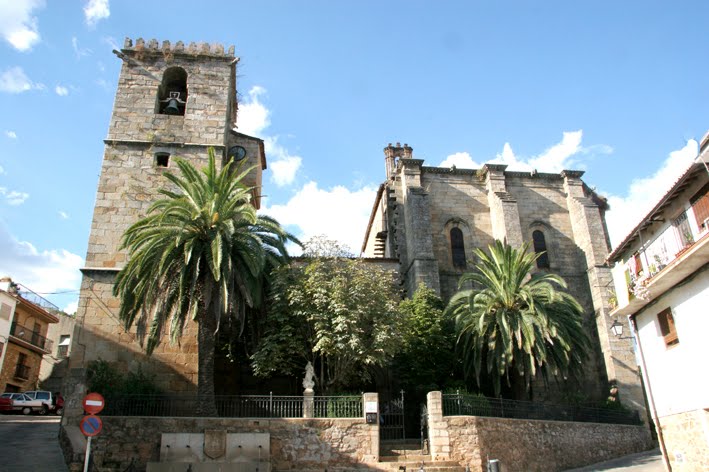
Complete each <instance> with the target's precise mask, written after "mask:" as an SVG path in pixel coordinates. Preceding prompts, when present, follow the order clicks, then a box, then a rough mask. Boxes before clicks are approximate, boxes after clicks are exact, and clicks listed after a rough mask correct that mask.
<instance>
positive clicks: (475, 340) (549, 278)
mask: <svg viewBox="0 0 709 472" xmlns="http://www.w3.org/2000/svg"><path fill="white" fill-rule="evenodd" d="M489 251H490V253H489V254H487V253H485V252H484V251H482V250H479V249H478V250H476V251H475V255H476V256H477V259H478V260H479V262H478V264H477V265H476V267H475V271H474V272H470V273H466V274H465V275H463V277H461V279H460V283H459V287H463V286H466V284H472V287H473V289H470V290H460V291H459V292H458V293H457V294H456V295H455V296H454V297H453V298H452V299H451V301H450V303H449V305H448V308H447V312H448V313H450V314H451V315H454V316H455V317H456V322H457V329H458V343H459V346H460V347H461V349H462V350H463V354H464V357H465V366H466V374H468V375H471V374H474V375H475V379H476V381H477V382H478V385H480V378H481V374H482V375H486V376H487V377H488V378H489V380H490V381H491V382H492V386H493V388H494V390H495V396H499V394H500V390H501V386H502V382H503V380H504V381H506V383H507V385H508V386H509V385H510V378H513V379H516V380H522V381H523V382H524V384H523V387H524V388H525V390H528V389H529V386H530V383H531V380H532V378H533V377H534V376H535V375H536V374H537V372H540V373H541V375H542V376H543V378H544V379H545V380H546V379H547V378H548V376H549V375H552V376H557V377H560V378H567V377H569V376H571V375H574V374H576V373H579V372H580V371H581V369H582V361H583V360H584V359H585V355H586V351H587V349H588V346H589V340H588V338H587V336H586V334H585V332H584V329H583V325H582V316H581V315H582V308H581V306H580V305H579V303H578V302H577V301H576V300H575V299H574V298H573V297H572V296H571V295H569V294H568V293H566V292H565V291H563V290H564V289H565V288H566V283H565V282H564V280H563V279H562V278H561V277H559V276H558V275H556V274H549V273H542V274H532V275H531V276H529V274H530V272H531V270H532V269H533V267H534V263H535V261H536V258H537V256H536V255H535V254H529V253H528V252H527V247H525V248H523V249H522V250H516V249H514V248H512V247H510V246H508V245H506V244H503V243H501V242H500V241H496V242H495V245H494V246H491V247H490V248H489Z"/></svg>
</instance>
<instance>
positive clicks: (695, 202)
mask: <svg viewBox="0 0 709 472" xmlns="http://www.w3.org/2000/svg"><path fill="white" fill-rule="evenodd" d="M689 202H690V203H691V205H692V211H693V212H694V218H696V220H697V226H698V227H699V228H700V229H701V230H706V229H709V228H707V225H706V224H705V221H707V220H708V219H709V184H706V185H705V186H704V187H702V189H701V190H700V191H699V192H697V193H695V194H694V196H693V197H692V198H691V199H690V201H689Z"/></svg>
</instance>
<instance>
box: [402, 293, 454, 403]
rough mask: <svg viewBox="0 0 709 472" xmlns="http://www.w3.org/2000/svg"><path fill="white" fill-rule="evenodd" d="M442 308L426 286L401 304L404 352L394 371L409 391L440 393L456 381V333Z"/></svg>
mask: <svg viewBox="0 0 709 472" xmlns="http://www.w3.org/2000/svg"><path fill="white" fill-rule="evenodd" d="M443 308H444V305H443V301H442V300H441V299H440V297H439V296H438V295H436V292H435V291H434V290H432V289H430V288H427V287H426V286H425V285H423V284H421V285H420V286H419V287H418V289H417V290H416V292H415V293H414V295H413V297H412V298H411V299H406V300H403V301H402V302H401V303H399V308H398V312H399V317H400V320H401V329H400V337H399V340H400V343H401V348H400V351H399V352H398V353H397V355H396V357H395V358H394V362H393V369H394V372H395V374H396V378H397V379H398V380H399V381H400V382H401V384H402V387H403V388H404V389H405V390H406V391H409V392H412V391H415V390H419V391H421V392H429V391H431V390H439V389H442V388H443V387H444V386H445V385H447V384H449V383H451V382H452V381H453V380H454V378H455V373H456V371H457V366H458V361H457V359H456V356H455V330H454V326H453V323H452V320H450V319H449V318H447V317H446V316H445V315H444V312H443Z"/></svg>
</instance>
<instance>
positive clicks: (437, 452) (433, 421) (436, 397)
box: [426, 392, 451, 461]
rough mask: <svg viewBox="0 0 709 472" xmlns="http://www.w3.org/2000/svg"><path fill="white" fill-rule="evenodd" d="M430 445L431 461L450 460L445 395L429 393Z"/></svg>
mask: <svg viewBox="0 0 709 472" xmlns="http://www.w3.org/2000/svg"><path fill="white" fill-rule="evenodd" d="M426 405H427V406H428V443H429V451H430V452H431V459H432V460H434V461H439V460H448V459H450V455H451V446H450V437H449V436H448V424H447V423H446V422H445V421H444V420H443V393H442V392H428V395H427V396H426Z"/></svg>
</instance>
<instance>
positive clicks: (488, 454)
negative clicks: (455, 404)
mask: <svg viewBox="0 0 709 472" xmlns="http://www.w3.org/2000/svg"><path fill="white" fill-rule="evenodd" d="M442 407H443V404H442V394H441V392H430V393H429V394H428V414H429V418H428V421H429V423H428V424H429V432H428V434H429V441H430V450H431V455H432V457H433V459H434V460H448V459H453V460H456V461H458V462H459V463H460V464H461V465H463V466H470V470H471V471H473V472H484V471H485V470H487V469H486V467H485V466H486V463H487V460H488V459H498V460H499V461H500V465H501V467H502V472H535V471H540V472H542V471H544V472H546V471H555V470H567V469H572V468H575V467H582V466H585V465H589V464H594V463H596V462H602V461H604V460H608V459H612V458H616V457H621V456H624V455H627V454H632V453H636V452H641V451H645V450H648V449H650V448H651V447H652V442H651V439H650V432H649V430H648V429H647V427H645V426H630V425H614V424H601V423H578V422H568V421H543V420H520V419H509V418H487V417H479V416H443V408H442Z"/></svg>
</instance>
